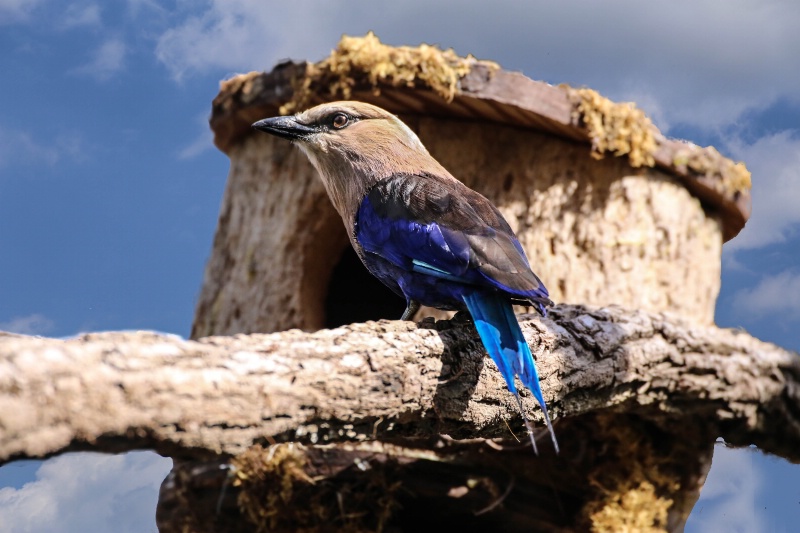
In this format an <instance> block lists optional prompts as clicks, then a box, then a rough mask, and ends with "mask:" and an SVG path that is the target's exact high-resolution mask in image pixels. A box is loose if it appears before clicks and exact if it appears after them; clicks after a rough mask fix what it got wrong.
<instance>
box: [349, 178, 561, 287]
mask: <svg viewBox="0 0 800 533" xmlns="http://www.w3.org/2000/svg"><path fill="white" fill-rule="evenodd" d="M357 221H358V225H359V227H358V228H357V231H358V235H359V242H360V243H361V245H362V246H363V247H364V249H365V250H366V251H370V252H372V253H377V254H379V255H381V256H383V257H384V258H386V259H388V260H390V261H392V262H393V263H395V264H396V265H397V266H401V267H403V268H407V269H409V270H410V269H411V268H412V262H413V261H414V260H417V261H422V262H425V263H427V264H429V265H431V266H434V267H436V268H437V269H441V270H444V271H447V272H448V273H450V274H452V275H454V276H456V277H458V278H460V279H462V280H463V281H464V283H469V284H479V285H491V286H494V287H496V288H498V289H501V290H503V291H505V292H508V293H510V294H511V295H516V296H519V297H521V298H523V299H533V300H539V301H547V297H548V293H547V289H546V288H545V287H544V285H543V284H542V282H541V281H540V280H539V278H538V277H537V276H536V275H535V274H534V273H533V272H532V271H531V268H530V265H529V264H528V260H527V258H526V257H525V254H524V252H523V251H522V247H521V246H520V244H519V241H518V240H517V238H516V236H515V235H514V233H513V232H512V231H511V228H510V227H509V225H508V223H507V222H506V221H505V219H504V218H503V216H502V215H501V214H500V212H499V211H498V210H497V208H495V207H494V205H492V203H491V202H489V200H487V199H486V198H485V197H483V196H482V195H480V194H478V193H477V192H475V191H473V190H472V189H470V188H468V187H467V186H466V185H464V184H462V183H461V182H459V181H456V180H451V179H445V178H441V177H438V176H435V175H430V174H423V175H413V174H398V175H395V176H392V177H391V178H388V179H386V180H383V181H381V182H380V183H378V184H377V185H375V187H373V188H372V189H371V190H370V192H369V193H368V195H367V197H366V198H365V199H364V202H363V203H362V206H361V208H360V209H359V214H358V217H357Z"/></svg>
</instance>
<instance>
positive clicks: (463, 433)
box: [0, 305, 800, 462]
mask: <svg viewBox="0 0 800 533" xmlns="http://www.w3.org/2000/svg"><path fill="white" fill-rule="evenodd" d="M523 330H524V332H525V335H526V337H527V339H528V342H529V343H530V345H531V348H532V351H533V352H534V356H535V357H536V359H537V361H538V366H539V369H540V375H541V377H542V381H543V383H542V385H543V389H544V393H545V398H546V400H547V401H548V402H549V404H550V405H551V413H553V414H554V415H555V418H556V419H558V418H563V417H571V416H575V415H580V414H583V413H586V412H588V411H592V410H597V409H609V408H613V409H614V410H615V411H617V412H626V413H632V414H638V415H641V416H643V417H645V418H652V419H656V420H658V419H661V420H673V421H674V420H676V419H681V418H688V417H692V418H693V419H697V418H701V419H703V420H707V422H708V424H709V425H710V426H711V428H712V431H711V433H712V434H713V433H716V434H718V435H719V436H721V437H723V438H724V439H725V440H726V441H728V442H730V443H732V444H735V445H747V444H751V443H752V444H756V445H758V446H759V447H760V448H761V449H762V450H764V451H766V452H769V453H773V454H775V455H779V456H781V457H785V458H787V459H789V460H791V461H800V357H798V356H797V354H794V353H790V352H787V351H786V350H783V349H781V348H779V347H777V346H774V345H772V344H768V343H764V342H761V341H759V340H757V339H754V338H753V337H751V336H749V335H747V334H746V333H744V332H741V331H736V330H723V329H718V328H713V327H694V326H692V325H689V324H687V323H684V322H681V321H680V320H678V319H676V318H674V317H670V316H668V315H665V314H649V313H644V312H640V311H630V310H625V309H621V308H617V307H609V308H603V309H596V310H592V309H587V308H584V307H580V306H569V305H561V306H558V307H556V308H555V309H554V310H553V311H552V313H551V315H550V317H549V318H547V319H542V318H538V317H533V316H525V317H524V319H523ZM523 401H524V403H525V406H526V408H527V409H528V410H529V412H530V413H531V414H532V416H533V418H536V417H537V416H539V415H540V411H538V409H536V408H535V402H534V401H533V400H532V398H531V397H530V396H526V397H525V398H524V399H523ZM515 412H516V406H515V403H514V402H513V399H512V398H511V397H510V395H509V393H508V391H507V390H506V388H505V385H504V383H503V381H502V378H501V377H500V374H499V373H498V372H497V370H496V368H495V367H494V364H493V363H492V362H491V361H490V360H489V359H488V358H486V357H485V352H484V351H483V349H482V347H481V345H480V343H479V341H478V338H477V335H476V333H475V331H474V328H473V326H472V325H471V324H456V323H454V322H449V321H440V322H437V323H436V324H433V323H432V322H431V321H427V322H426V321H423V322H422V323H420V324H418V325H417V324H413V323H410V322H400V321H381V322H378V323H373V322H368V323H366V324H353V325H350V326H347V327H342V328H337V329H334V330H323V331H318V332H316V333H304V332H301V331H298V330H292V331H287V332H284V333H275V334H253V335H238V336H235V337H209V338H204V339H201V340H199V341H186V340H183V339H180V338H178V337H175V336H170V335H161V334H155V333H149V332H136V333H130V332H109V333H94V334H88V335H82V336H80V337H76V338H73V339H68V340H57V339H46V338H39V337H27V336H20V335H11V334H0V462H6V461H9V460H14V459H21V458H32V457H45V456H49V455H53V454H57V453H62V452H65V451H69V450H87V449H90V450H96V451H106V452H120V451H125V450H132V449H140V448H149V449H154V450H156V451H158V452H160V453H162V454H165V455H171V456H174V457H195V458H202V457H210V456H212V455H214V454H218V453H230V454H236V453H239V452H242V451H244V450H245V449H246V448H247V447H248V446H250V445H251V444H253V443H258V442H273V441H300V442H306V443H322V442H337V441H348V440H349V441H353V440H355V441H368V440H388V441H391V440H394V439H399V438H403V437H419V436H427V437H430V436H431V435H435V434H448V435H450V436H452V437H454V438H478V437H480V438H488V437H506V438H508V437H510V434H509V427H511V428H514V431H515V432H516V433H518V434H520V433H521V429H519V430H518V428H521V424H520V423H519V419H518V416H517V415H516V414H515ZM539 419H540V417H539ZM507 421H510V422H509V423H510V424H511V425H510V426H508V425H507V423H506V422H507ZM556 431H558V425H556Z"/></svg>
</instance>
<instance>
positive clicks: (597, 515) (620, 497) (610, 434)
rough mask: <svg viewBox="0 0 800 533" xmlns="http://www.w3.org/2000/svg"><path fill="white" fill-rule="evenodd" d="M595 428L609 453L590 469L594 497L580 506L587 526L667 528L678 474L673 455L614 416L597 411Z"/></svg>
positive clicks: (604, 528) (606, 529)
mask: <svg viewBox="0 0 800 533" xmlns="http://www.w3.org/2000/svg"><path fill="white" fill-rule="evenodd" d="M597 424H598V427H597V428H596V429H597V431H598V433H599V434H602V435H604V439H605V440H607V441H608V442H609V446H608V450H609V453H610V454H611V455H612V456H611V457H607V458H606V460H605V461H603V462H602V463H599V464H598V466H597V468H596V469H595V470H594V472H592V473H591V474H590V475H589V482H590V484H591V485H592V486H593V487H594V488H595V490H596V491H597V497H596V498H593V499H592V501H591V502H590V503H589V504H588V505H587V506H586V508H585V509H584V516H585V517H586V518H587V522H588V523H589V524H590V525H591V529H592V531H595V532H598V533H601V532H612V531H613V532H617V531H637V532H638V531H644V532H656V531H666V528H667V519H668V511H669V509H670V508H671V507H672V506H673V504H674V501H673V500H672V498H670V497H669V496H668V495H671V494H675V493H677V492H678V491H679V489H680V487H681V480H680V477H679V474H678V473H677V470H676V468H674V465H672V463H671V461H672V459H671V458H670V457H665V456H664V455H660V454H658V453H657V452H656V450H655V449H654V443H653V441H652V439H651V438H643V434H642V432H637V431H636V430H635V429H633V428H632V427H631V426H629V425H619V424H618V423H615V419H614V418H613V417H598V420H597Z"/></svg>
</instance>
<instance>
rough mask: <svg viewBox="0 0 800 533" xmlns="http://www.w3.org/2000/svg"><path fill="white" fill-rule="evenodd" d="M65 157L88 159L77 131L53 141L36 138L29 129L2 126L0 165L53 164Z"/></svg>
mask: <svg viewBox="0 0 800 533" xmlns="http://www.w3.org/2000/svg"><path fill="white" fill-rule="evenodd" d="M65 159H68V160H73V161H82V160H84V159H86V150H85V149H84V142H83V138H82V137H81V135H80V134H77V133H62V134H59V135H57V136H56V137H55V138H54V139H52V140H51V141H47V142H45V141H40V140H37V139H35V138H34V137H33V136H32V135H31V134H30V133H29V132H27V131H17V130H10V129H5V128H3V127H2V126H0V167H3V166H6V165H9V164H12V163H16V164H41V163H45V164H46V165H49V166H53V165H56V164H58V163H59V162H62V161H64V160H65Z"/></svg>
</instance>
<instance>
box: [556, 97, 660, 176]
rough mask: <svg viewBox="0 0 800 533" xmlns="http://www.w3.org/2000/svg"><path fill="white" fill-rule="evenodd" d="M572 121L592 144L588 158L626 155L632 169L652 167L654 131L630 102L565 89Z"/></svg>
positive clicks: (653, 159) (639, 110) (655, 130)
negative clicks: (586, 135)
mask: <svg viewBox="0 0 800 533" xmlns="http://www.w3.org/2000/svg"><path fill="white" fill-rule="evenodd" d="M568 91H569V94H570V99H571V100H572V102H573V108H574V109H573V120H575V121H576V122H577V123H580V124H583V125H584V126H585V127H586V129H587V130H588V132H589V137H590V139H591V141H592V156H593V157H595V158H596V159H602V158H603V157H604V156H605V154H606V153H609V152H610V153H613V154H614V155H616V156H621V155H627V156H628V159H629V160H630V164H631V166H632V167H643V166H644V167H652V166H654V165H655V158H654V154H655V151H656V148H657V144H656V133H657V132H658V130H657V129H656V127H655V126H653V123H652V122H651V121H650V119H649V118H648V117H647V115H646V114H645V113H644V111H642V110H641V109H639V108H637V107H636V105H635V104H634V103H632V102H619V103H617V102H612V101H611V100H609V99H608V98H605V97H604V96H601V95H600V93H598V92H597V91H594V90H592V89H572V88H568Z"/></svg>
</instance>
